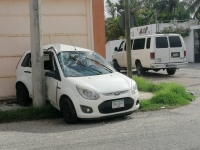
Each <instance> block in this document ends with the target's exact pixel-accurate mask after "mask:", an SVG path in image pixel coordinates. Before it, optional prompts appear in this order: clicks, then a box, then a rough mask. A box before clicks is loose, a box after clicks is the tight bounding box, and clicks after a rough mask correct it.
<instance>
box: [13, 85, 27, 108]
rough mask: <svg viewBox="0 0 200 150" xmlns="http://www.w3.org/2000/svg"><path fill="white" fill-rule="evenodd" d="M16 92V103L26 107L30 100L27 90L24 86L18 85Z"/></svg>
mask: <svg viewBox="0 0 200 150" xmlns="http://www.w3.org/2000/svg"><path fill="white" fill-rule="evenodd" d="M16 92H17V93H16V95H17V101H18V103H19V104H20V105H21V106H27V105H28V103H29V100H30V98H29V93H28V90H27V88H26V87H25V86H24V85H22V84H20V85H18V86H17V91H16Z"/></svg>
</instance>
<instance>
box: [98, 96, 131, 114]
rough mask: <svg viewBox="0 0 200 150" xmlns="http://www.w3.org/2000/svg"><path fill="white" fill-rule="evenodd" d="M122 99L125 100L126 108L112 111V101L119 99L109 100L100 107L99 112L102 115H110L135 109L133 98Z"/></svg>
mask: <svg viewBox="0 0 200 150" xmlns="http://www.w3.org/2000/svg"><path fill="white" fill-rule="evenodd" d="M121 99H124V107H121V108H115V109H112V101H115V100H119V99H113V100H107V101H105V102H103V103H101V104H100V105H99V106H98V108H99V112H100V113H102V114H109V113H115V112H120V111H125V110H128V109H130V108H132V107H133V105H134V100H133V99H132V98H130V97H127V98H121Z"/></svg>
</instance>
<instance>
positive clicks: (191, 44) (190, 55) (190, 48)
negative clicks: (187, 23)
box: [183, 30, 194, 62]
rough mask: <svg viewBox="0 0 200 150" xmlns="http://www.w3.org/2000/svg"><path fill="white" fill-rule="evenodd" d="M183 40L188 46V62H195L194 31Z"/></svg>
mask: <svg viewBox="0 0 200 150" xmlns="http://www.w3.org/2000/svg"><path fill="white" fill-rule="evenodd" d="M183 40H184V42H185V46H186V61H188V62H194V30H191V32H190V35H189V36H187V37H184V38H183Z"/></svg>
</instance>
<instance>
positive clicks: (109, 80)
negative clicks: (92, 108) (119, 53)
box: [68, 72, 134, 93]
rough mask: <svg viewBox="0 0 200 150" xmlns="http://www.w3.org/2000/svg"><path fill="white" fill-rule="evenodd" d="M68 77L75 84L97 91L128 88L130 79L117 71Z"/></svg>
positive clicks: (124, 89) (115, 90) (114, 90)
mask: <svg viewBox="0 0 200 150" xmlns="http://www.w3.org/2000/svg"><path fill="white" fill-rule="evenodd" d="M68 79H69V80H70V81H71V82H73V83H74V84H75V85H79V86H82V87H85V88H90V89H93V90H95V91H96V92H98V93H109V92H117V91H126V90H130V89H131V81H132V80H131V79H130V78H128V77H127V76H125V75H123V74H121V73H118V72H115V73H112V74H104V75H97V76H87V77H69V78H68ZM133 82H134V81H133Z"/></svg>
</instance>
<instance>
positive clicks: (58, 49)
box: [28, 43, 92, 54]
mask: <svg viewBox="0 0 200 150" xmlns="http://www.w3.org/2000/svg"><path fill="white" fill-rule="evenodd" d="M51 47H53V48H54V49H55V52H56V53H57V54H58V53H60V52H64V51H92V50H89V49H86V48H81V47H77V46H71V45H65V44H58V43H57V44H49V45H45V46H43V50H44V51H45V50H47V49H48V48H51ZM28 52H30V50H29V51H28Z"/></svg>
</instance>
